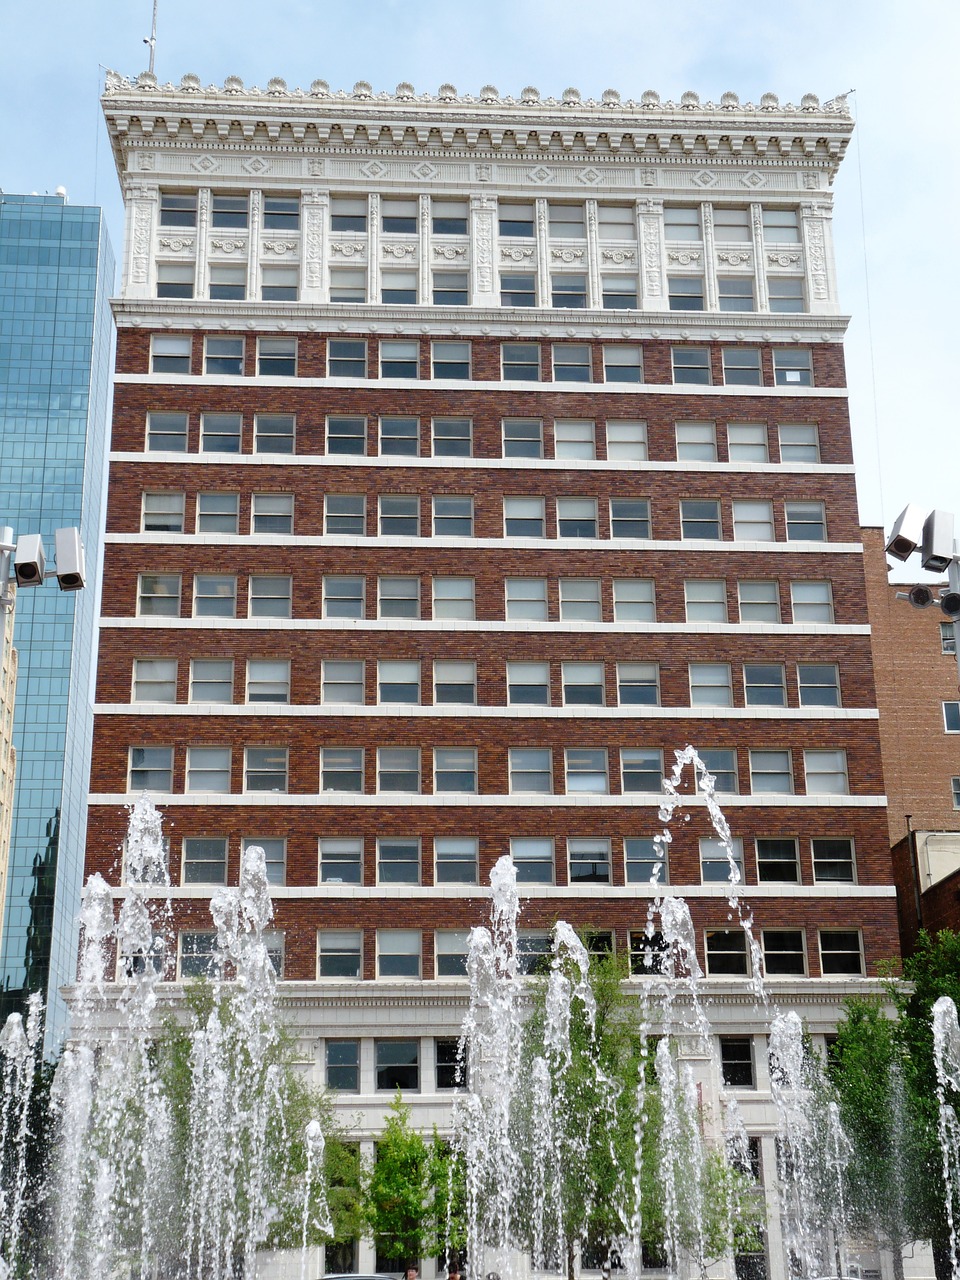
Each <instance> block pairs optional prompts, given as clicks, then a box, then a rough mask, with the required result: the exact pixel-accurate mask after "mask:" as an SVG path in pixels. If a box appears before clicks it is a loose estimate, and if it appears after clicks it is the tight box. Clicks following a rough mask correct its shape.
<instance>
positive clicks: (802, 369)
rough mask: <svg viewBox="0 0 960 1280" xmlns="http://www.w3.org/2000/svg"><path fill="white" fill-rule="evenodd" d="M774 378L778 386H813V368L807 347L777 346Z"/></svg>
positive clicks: (774, 354) (774, 359)
mask: <svg viewBox="0 0 960 1280" xmlns="http://www.w3.org/2000/svg"><path fill="white" fill-rule="evenodd" d="M773 380H774V382H775V383H776V385H777V386H778V387H812V386H813V368H812V365H811V363H810V351H809V349H808V348H805V347H775V348H774V351H773Z"/></svg>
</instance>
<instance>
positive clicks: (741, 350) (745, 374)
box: [721, 347, 763, 387]
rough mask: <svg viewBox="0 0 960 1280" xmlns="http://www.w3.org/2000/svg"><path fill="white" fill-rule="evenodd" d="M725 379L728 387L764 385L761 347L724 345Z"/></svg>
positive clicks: (722, 352) (722, 350) (722, 351)
mask: <svg viewBox="0 0 960 1280" xmlns="http://www.w3.org/2000/svg"><path fill="white" fill-rule="evenodd" d="M721 355H722V356H723V381H724V385H725V386H728V387H762V386H763V373H762V370H761V368H760V348H759V347H722V348H721Z"/></svg>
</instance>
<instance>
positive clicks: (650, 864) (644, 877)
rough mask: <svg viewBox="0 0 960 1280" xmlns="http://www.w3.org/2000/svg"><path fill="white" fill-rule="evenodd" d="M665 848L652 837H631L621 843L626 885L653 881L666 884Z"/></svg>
mask: <svg viewBox="0 0 960 1280" xmlns="http://www.w3.org/2000/svg"><path fill="white" fill-rule="evenodd" d="M665 848H666V846H665V845H660V844H658V843H657V841H656V840H654V839H653V837H652V836H632V837H628V838H627V839H625V840H624V842H623V855H624V859H625V864H626V876H627V884H649V883H650V882H651V881H654V882H656V883H659V884H666V883H667V866H666V862H665V861H664V852H663V851H664V850H665Z"/></svg>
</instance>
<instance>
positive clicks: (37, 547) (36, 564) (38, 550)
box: [13, 533, 47, 587]
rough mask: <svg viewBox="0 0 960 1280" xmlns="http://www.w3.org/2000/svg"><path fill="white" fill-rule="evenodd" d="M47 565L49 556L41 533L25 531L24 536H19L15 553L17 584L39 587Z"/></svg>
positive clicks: (14, 567)
mask: <svg viewBox="0 0 960 1280" xmlns="http://www.w3.org/2000/svg"><path fill="white" fill-rule="evenodd" d="M46 567H47V557H46V553H45V552H44V549H43V539H42V538H41V537H40V535H39V533H25V534H24V535H23V537H22V538H18V539H17V549H16V551H15V552H14V554H13V571H14V573H15V574H16V578H17V586H18V587H39V586H40V585H41V584H42V583H43V575H44V573H45V571H46Z"/></svg>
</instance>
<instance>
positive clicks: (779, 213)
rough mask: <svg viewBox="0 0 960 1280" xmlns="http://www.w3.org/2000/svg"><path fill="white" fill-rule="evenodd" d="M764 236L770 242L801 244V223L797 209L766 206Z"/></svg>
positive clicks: (764, 211)
mask: <svg viewBox="0 0 960 1280" xmlns="http://www.w3.org/2000/svg"><path fill="white" fill-rule="evenodd" d="M763 238H764V240H765V241H767V242H768V243H770V244H799V243H800V223H799V220H798V216H797V210H796V209H768V208H764V210H763Z"/></svg>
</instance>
